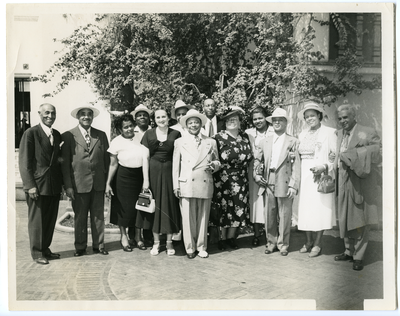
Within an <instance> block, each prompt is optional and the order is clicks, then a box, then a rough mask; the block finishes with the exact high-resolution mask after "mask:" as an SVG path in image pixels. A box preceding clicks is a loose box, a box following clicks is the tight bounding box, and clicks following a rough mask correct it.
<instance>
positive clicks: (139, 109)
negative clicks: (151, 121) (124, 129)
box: [131, 104, 153, 118]
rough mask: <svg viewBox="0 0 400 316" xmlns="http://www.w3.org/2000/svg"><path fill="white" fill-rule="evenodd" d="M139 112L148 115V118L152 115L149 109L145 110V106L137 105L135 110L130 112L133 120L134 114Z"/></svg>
mask: <svg viewBox="0 0 400 316" xmlns="http://www.w3.org/2000/svg"><path fill="white" fill-rule="evenodd" d="M139 112H146V113H147V114H149V116H150V115H151V114H152V113H153V111H152V110H149V109H148V108H147V106H145V105H143V104H139V105H138V106H137V107H136V108H135V110H133V111H132V112H131V115H132V116H133V118H135V116H136V114H137V113H139Z"/></svg>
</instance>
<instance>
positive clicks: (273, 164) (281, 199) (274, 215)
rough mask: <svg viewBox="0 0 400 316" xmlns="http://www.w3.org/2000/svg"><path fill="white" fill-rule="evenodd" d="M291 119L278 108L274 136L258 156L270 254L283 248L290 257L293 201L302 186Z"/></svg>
mask: <svg viewBox="0 0 400 316" xmlns="http://www.w3.org/2000/svg"><path fill="white" fill-rule="evenodd" d="M288 120H289V117H288V116H287V114H286V111H285V110H284V109H281V108H277V109H276V110H275V111H274V112H273V113H272V115H271V116H268V117H267V121H268V122H269V123H272V126H273V128H274V133H273V134H272V135H269V136H267V137H266V138H264V139H263V140H261V142H260V148H261V150H260V151H259V152H258V153H256V154H255V161H254V172H253V175H254V181H255V182H256V183H257V184H258V185H259V186H260V189H259V193H258V195H261V194H263V195H264V217H265V231H266V237H267V245H266V247H267V249H266V250H265V253H266V254H270V253H272V252H274V251H275V250H276V249H277V248H278V249H279V251H280V253H281V255H282V256H287V255H288V248H289V239H290V227H291V219H292V205H293V198H294V197H295V195H296V194H297V193H298V190H299V183H300V157H299V153H298V151H297V147H298V140H297V138H295V137H293V136H290V135H288V134H286V126H287V123H288Z"/></svg>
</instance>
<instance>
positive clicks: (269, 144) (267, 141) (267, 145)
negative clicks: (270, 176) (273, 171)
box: [264, 135, 274, 170]
mask: <svg viewBox="0 0 400 316" xmlns="http://www.w3.org/2000/svg"><path fill="white" fill-rule="evenodd" d="M273 143H274V137H273V135H270V136H268V137H267V138H266V139H265V155H264V159H265V167H266V168H265V170H268V169H269V166H270V164H271V155H272V144H273Z"/></svg>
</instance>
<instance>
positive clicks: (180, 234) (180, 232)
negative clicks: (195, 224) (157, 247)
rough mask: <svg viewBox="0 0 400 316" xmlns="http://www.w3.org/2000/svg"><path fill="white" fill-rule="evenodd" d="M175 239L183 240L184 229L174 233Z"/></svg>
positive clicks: (173, 237) (173, 238)
mask: <svg viewBox="0 0 400 316" xmlns="http://www.w3.org/2000/svg"><path fill="white" fill-rule="evenodd" d="M172 240H173V241H181V240H182V231H181V230H180V231H179V233H176V234H172Z"/></svg>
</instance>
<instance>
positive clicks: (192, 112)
mask: <svg viewBox="0 0 400 316" xmlns="http://www.w3.org/2000/svg"><path fill="white" fill-rule="evenodd" d="M192 117H197V118H198V119H200V121H201V126H204V125H205V124H206V123H207V116H205V115H204V114H201V113H199V111H197V110H195V109H190V110H189V111H188V112H187V113H186V115H185V116H183V117H181V119H180V121H179V123H180V124H181V125H182V126H183V127H185V128H186V121H187V120H188V119H190V118H192Z"/></svg>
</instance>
